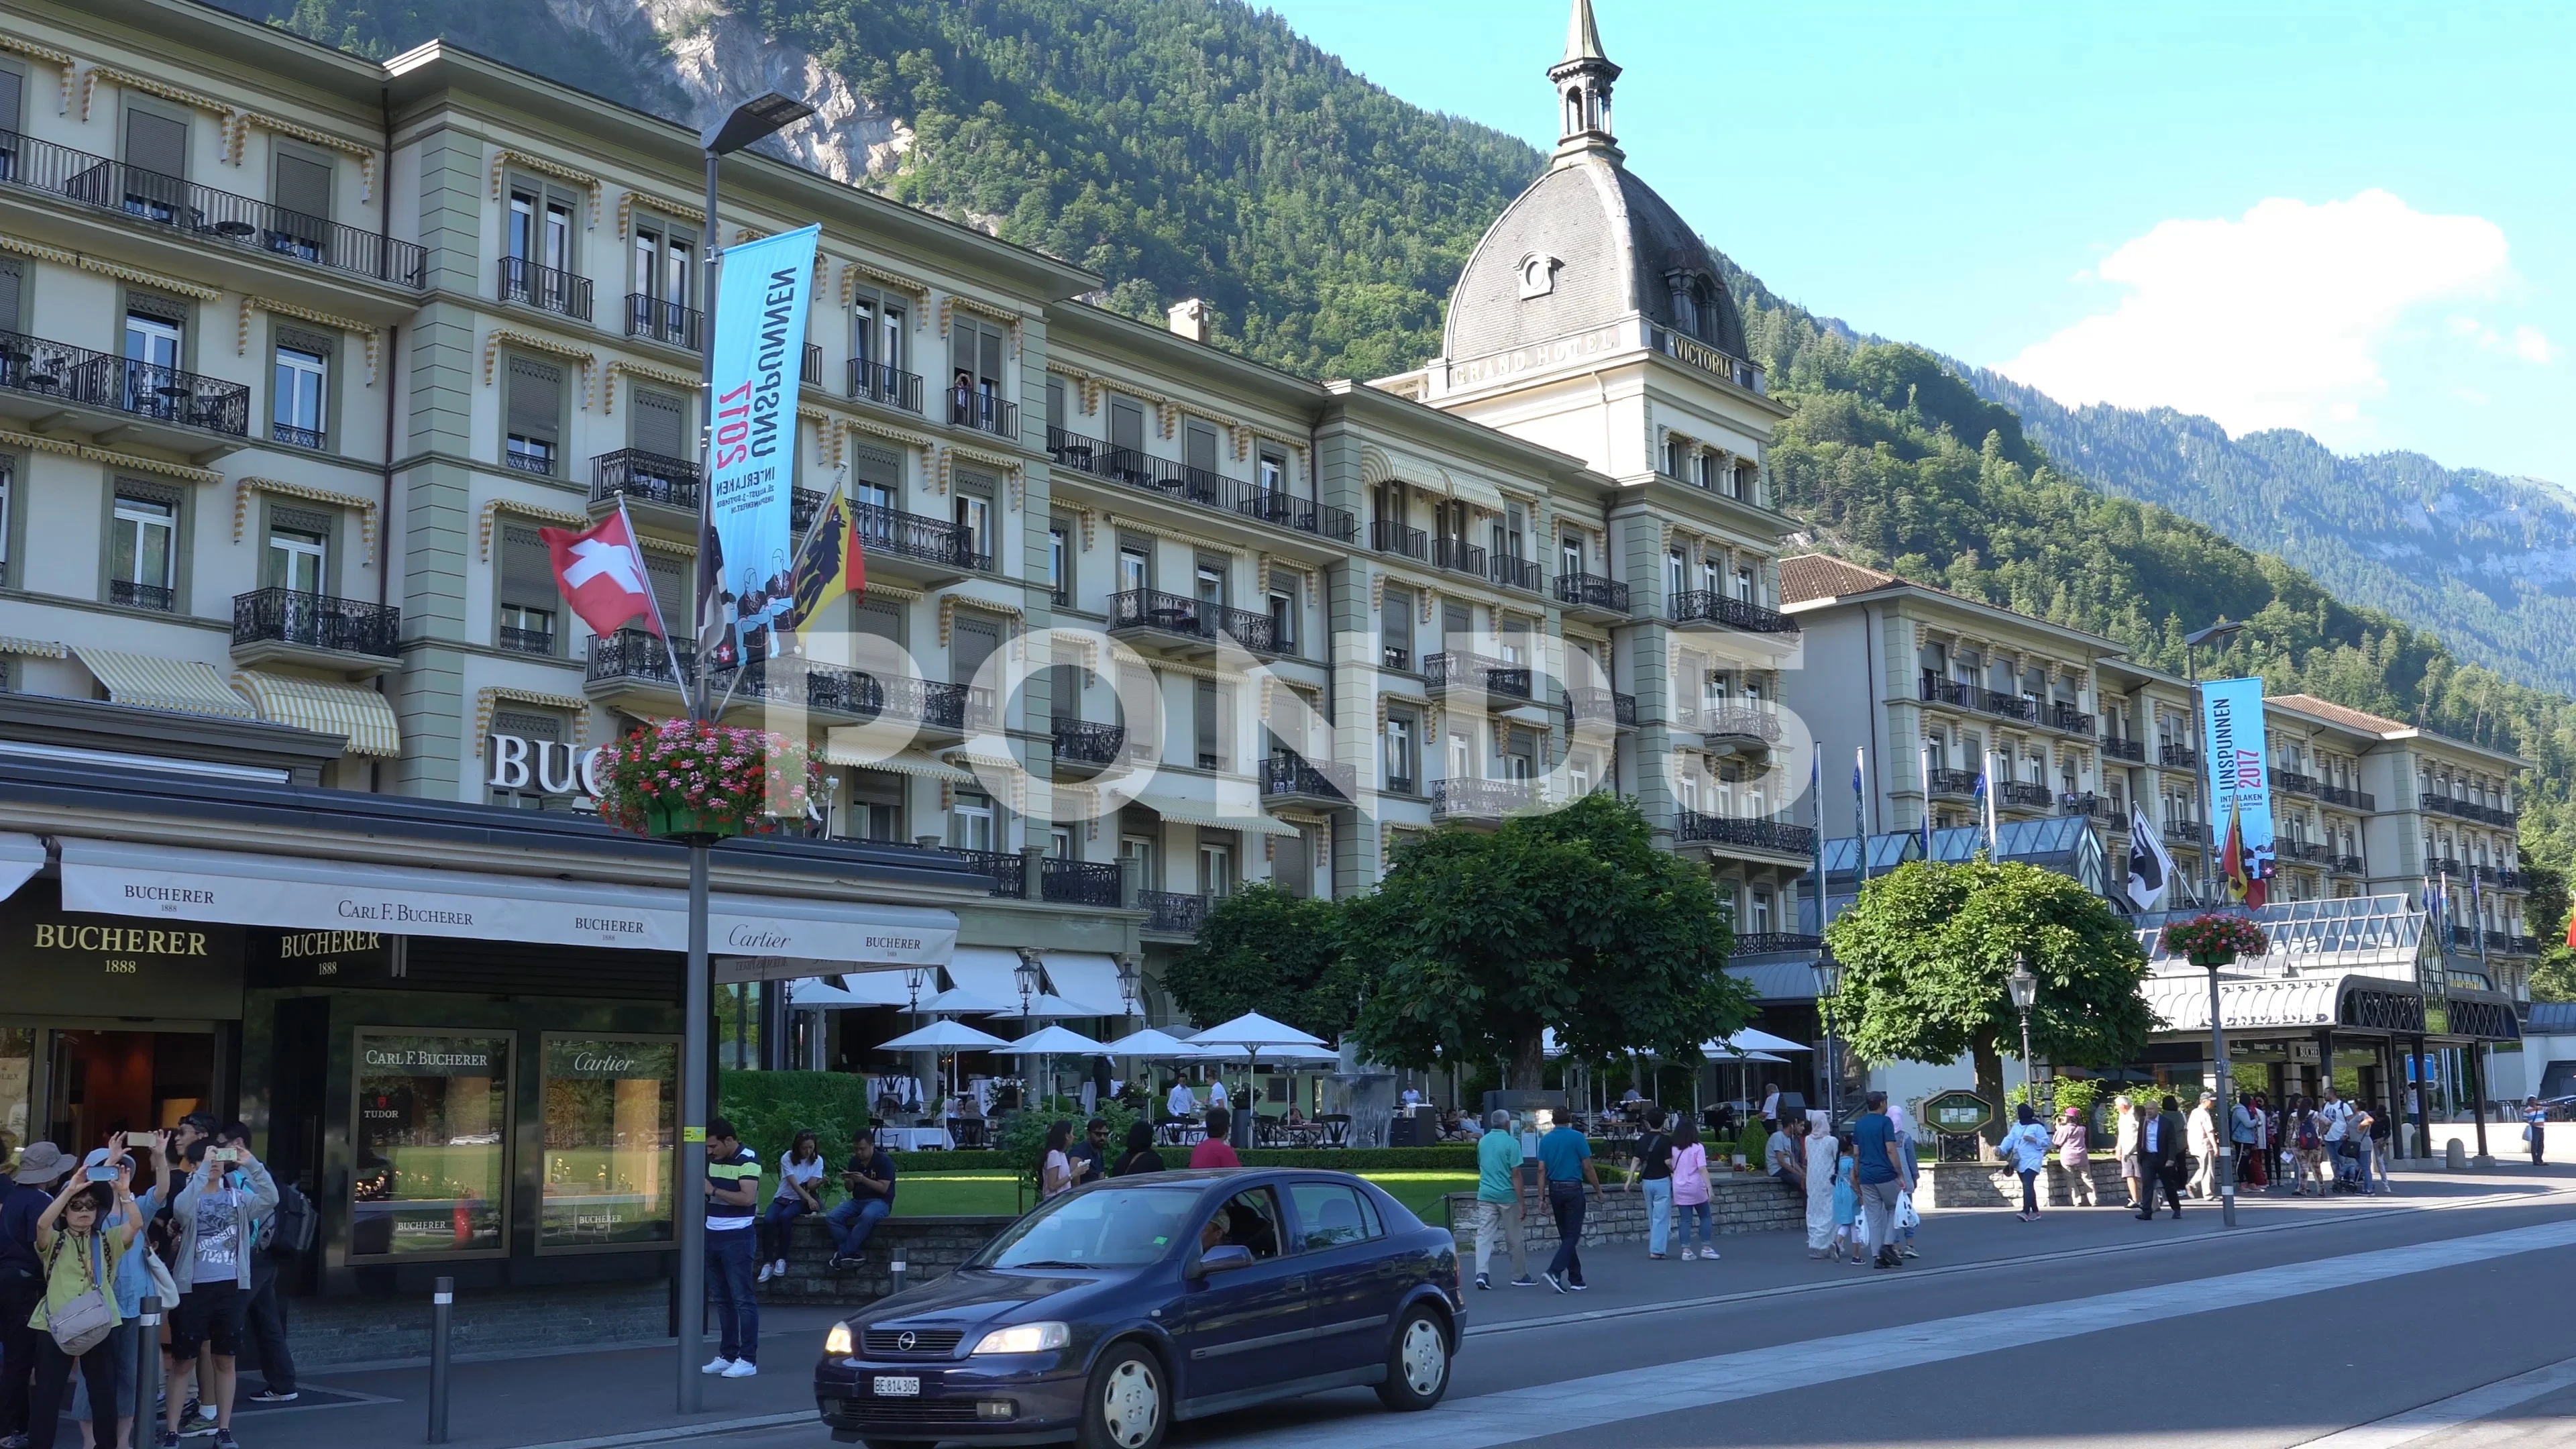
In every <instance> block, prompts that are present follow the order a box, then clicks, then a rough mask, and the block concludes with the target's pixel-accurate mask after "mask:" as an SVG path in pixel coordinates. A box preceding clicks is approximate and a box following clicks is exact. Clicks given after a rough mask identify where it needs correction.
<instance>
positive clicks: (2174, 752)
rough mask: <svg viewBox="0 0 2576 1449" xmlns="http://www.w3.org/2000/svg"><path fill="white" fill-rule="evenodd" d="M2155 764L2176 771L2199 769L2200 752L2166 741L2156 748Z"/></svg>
mask: <svg viewBox="0 0 2576 1449" xmlns="http://www.w3.org/2000/svg"><path fill="white" fill-rule="evenodd" d="M2156 763H2157V764H2159V765H2164V766H2166V767H2168V768H2171V769H2176V770H2197V769H2199V768H2200V751H2198V750H2195V749H2193V748H2192V747H2191V746H2189V745H2177V744H2175V743H2173V742H2172V741H2170V740H2167V741H2165V742H2163V743H2161V744H2159V745H2157V746H2156Z"/></svg>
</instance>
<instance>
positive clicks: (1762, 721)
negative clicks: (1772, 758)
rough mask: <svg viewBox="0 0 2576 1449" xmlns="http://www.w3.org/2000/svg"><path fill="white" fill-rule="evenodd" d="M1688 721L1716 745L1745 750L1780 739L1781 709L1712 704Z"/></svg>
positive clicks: (1772, 743)
mask: <svg viewBox="0 0 2576 1449" xmlns="http://www.w3.org/2000/svg"><path fill="white" fill-rule="evenodd" d="M1686 723H1687V724H1688V725H1690V726H1691V727H1692V728H1695V729H1697V730H1698V731H1699V732H1700V733H1701V734H1702V735H1705V736H1707V738H1708V743H1709V744H1710V745H1711V746H1713V747H1719V746H1731V747H1733V748H1735V749H1737V750H1739V751H1741V750H1746V749H1763V748H1767V747H1769V746H1772V745H1776V744H1778V743H1779V742H1780V712H1779V711H1778V710H1775V709H1772V708H1770V707H1769V706H1767V705H1751V704H1719V705H1710V706H1708V707H1707V708H1705V709H1701V710H1699V711H1697V712H1696V713H1695V714H1694V715H1693V716H1691V717H1690V718H1689V719H1688V720H1687V721H1686Z"/></svg>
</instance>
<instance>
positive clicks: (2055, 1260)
mask: <svg viewBox="0 0 2576 1449" xmlns="http://www.w3.org/2000/svg"><path fill="white" fill-rule="evenodd" d="M2571 1193H2576V1187H2566V1188H2550V1189H2548V1190H2547V1191H2545V1192H2541V1193H2538V1194H2533V1193H2529V1192H2500V1193H2489V1194H2486V1195H2484V1196H2480V1197H2464V1198H2441V1199H2434V1200H2427V1201H2424V1202H2412V1203H2405V1204H2400V1205H2392V1206H2389V1207H2376V1208H2367V1209H2363V1210H2361V1211H2358V1212H2350V1213H2337V1214H2335V1215H2334V1216H2331V1217H2303V1218H2299V1219H2293V1220H2291V1221H2288V1222H2279V1223H2264V1224H2262V1225H2260V1226H2258V1227H2248V1228H2236V1229H2233V1230H2229V1229H2223V1228H2222V1229H2220V1230H2219V1231H2217V1232H2211V1233H2193V1234H2191V1235H2190V1236H2188V1237H2181V1238H2147V1239H2142V1240H2140V1241H2138V1242H2134V1243H2112V1244H2108V1245H2106V1246H2102V1247H2094V1248H2069V1249H2066V1250H2064V1251H2050V1252H2045V1253H2029V1254H2024V1255H2022V1256H2019V1257H2008V1258H1979V1259H1976V1260H1974V1261H1971V1262H1964V1263H1943V1264H1941V1265H1939V1266H1937V1267H1931V1268H1921V1267H1909V1268H1906V1269H1904V1270H1902V1276H1901V1277H1890V1276H1885V1275H1881V1274H1876V1273H1871V1274H1867V1275H1863V1276H1860V1277H1841V1278H1825V1279H1819V1280H1817V1281H1815V1282H1812V1283H1783V1284H1780V1285H1778V1286H1775V1287H1770V1288H1746V1289H1741V1290H1739V1291H1737V1292H1733V1293H1712V1294H1709V1295H1707V1296H1705V1297H1700V1298H1671V1299H1664V1300H1661V1301H1659V1302H1654V1303H1631V1304H1627V1305H1625V1306H1623V1307H1618V1308H1593V1309H1587V1310H1585V1311H1583V1312H1581V1313H1555V1314H1550V1315H1548V1316H1547V1317H1545V1318H1514V1319H1507V1320H1504V1321H1501V1322H1496V1323H1471V1324H1469V1325H1468V1326H1467V1336H1468V1337H1469V1338H1480V1337H1483V1336H1484V1335H1486V1334H1493V1333H1519V1332H1522V1331H1524V1330H1527V1329H1533V1328H1562V1327H1565V1326H1566V1325H1568V1324H1577V1323H1599V1322H1602V1321H1604V1320H1607V1319H1614V1318H1638V1317H1642V1316H1644V1315H1646V1314H1650V1313H1680V1312H1687V1311H1689V1310H1692V1309H1698V1308H1718V1307H1723V1306H1725V1305H1727V1304H1730V1303H1758V1302H1762V1301H1764V1300H1767V1299H1773V1298H1786V1297H1792V1296H1795V1295H1799V1294H1806V1293H1841V1292H1849V1291H1852V1290H1859V1291H1862V1292H1867V1291H1869V1290H1871V1289H1872V1288H1875V1287H1877V1286H1879V1285H1881V1284H1885V1283H1899V1282H1905V1281H1909V1280H1911V1281H1917V1282H1919V1281H1921V1280H1922V1279H1925V1278H1946V1277H1949V1276H1950V1275H1952V1274H1954V1273H1979V1272H1985V1271H1987V1270H1989V1269H1994V1268H2023V1267H2050V1266H2054V1265H2056V1264H2060V1263H2067V1262H2073V1261H2076V1260H2078V1259H2084V1258H2107V1257H2112V1256H2115V1255H2118V1254H2124V1253H2152V1252H2159V1251H2162V1250H2164V1249H2168V1248H2188V1247H2195V1246H2199V1245H2203V1244H2212V1243H2217V1244H2224V1243H2233V1242H2237V1241H2239V1240H2241V1239H2245V1238H2252V1237H2259V1236H2262V1235H2264V1234H2268V1233H2290V1232H2304V1231H2306V1230H2308V1229H2311V1228H2331V1227H2344V1226H2349V1225H2351V1224H2353V1223H2373V1222H2379V1221H2382V1220H2383V1219H2387V1218H2393V1217H2402V1216H2406V1215H2408V1214H2411V1213H2425V1212H2450V1211H2453V1210H2456V1209H2460V1208H2478V1207H2539V1206H2543V1205H2545V1204H2546V1203H2547V1201H2548V1200H2549V1199H2551V1198H2556V1197H2565V1196H2568V1195H2569V1194H2571Z"/></svg>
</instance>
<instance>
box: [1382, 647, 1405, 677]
mask: <svg viewBox="0 0 2576 1449" xmlns="http://www.w3.org/2000/svg"><path fill="white" fill-rule="evenodd" d="M1377 666H1378V668H1380V669H1393V670H1397V671H1399V672H1400V671H1404V670H1409V669H1411V668H1412V667H1413V651H1412V650H1410V649H1407V648H1405V647H1404V646H1403V645H1401V644H1383V645H1380V646H1378V651H1377Z"/></svg>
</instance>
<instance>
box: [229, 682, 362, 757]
mask: <svg viewBox="0 0 2576 1449" xmlns="http://www.w3.org/2000/svg"><path fill="white" fill-rule="evenodd" d="M233 687H234V688H236V689H239V690H240V691H241V692H242V693H244V694H246V695H249V696H250V698H251V702H252V703H253V704H256V705H258V706H259V712H260V716H261V718H263V719H266V720H268V721H270V722H271V723H273V724H282V725H293V726H295V727H296V728H297V729H304V730H312V731H314V732H315V733H317V734H326V735H345V736H347V737H348V740H349V745H348V750H349V753H350V754H353V755H371V756H374V757H376V758H378V759H385V760H393V759H400V758H401V757H402V727H401V726H400V725H397V724H396V723H395V722H394V706H393V701H392V700H389V699H387V698H385V697H384V696H383V695H381V694H378V693H377V692H376V691H374V690H373V689H370V688H368V687H367V686H365V685H363V684H330V683H326V682H325V681H322V680H318V679H289V678H286V677H285V676H283V675H276V674H262V673H260V672H259V671H258V670H256V669H243V670H236V671H235V672H234V674H233Z"/></svg>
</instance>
